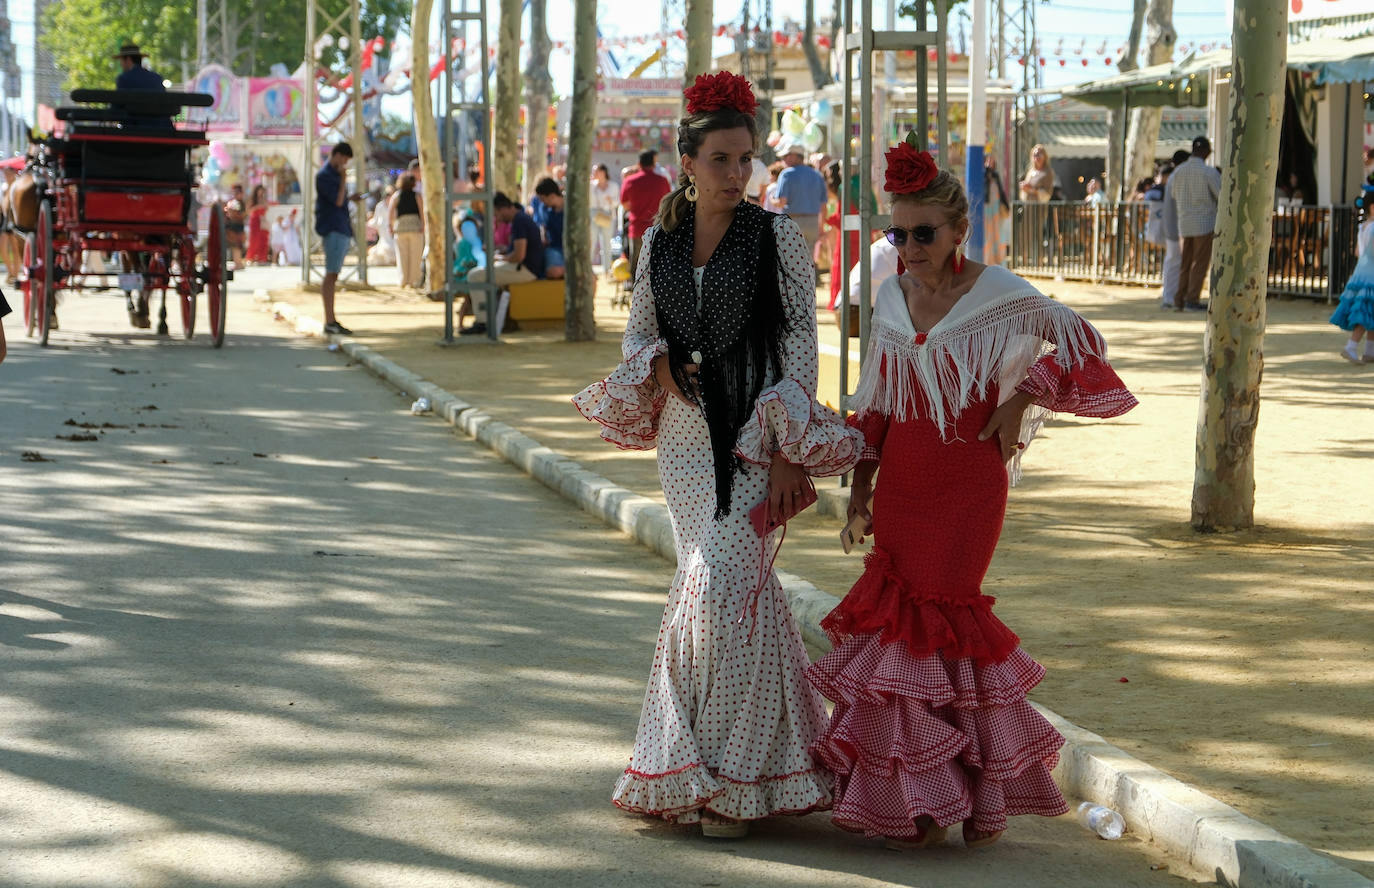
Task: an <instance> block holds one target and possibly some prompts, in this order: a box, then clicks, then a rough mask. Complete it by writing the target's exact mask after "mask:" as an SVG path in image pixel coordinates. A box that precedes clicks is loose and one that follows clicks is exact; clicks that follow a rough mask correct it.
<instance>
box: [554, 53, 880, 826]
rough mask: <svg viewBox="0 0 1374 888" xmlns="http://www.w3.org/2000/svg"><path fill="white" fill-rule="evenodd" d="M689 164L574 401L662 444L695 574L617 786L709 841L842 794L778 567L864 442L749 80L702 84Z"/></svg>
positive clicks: (665, 476)
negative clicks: (756, 179) (821, 490)
mask: <svg viewBox="0 0 1374 888" xmlns="http://www.w3.org/2000/svg"><path fill="white" fill-rule="evenodd" d="M687 100H688V101H687V112H688V114H687V117H685V118H683V120H682V123H681V126H680V127H679V128H678V147H679V151H680V153H681V155H682V170H683V175H682V178H681V180H680V181H679V185H678V187H677V189H676V190H674V191H673V193H672V194H670V195H669V196H668V197H667V198H666V199H665V200H664V202H663V206H662V208H661V209H660V212H659V221H658V224H657V225H655V226H654V227H653V228H652V229H650V230H649V232H648V233H647V234H646V235H645V238H644V246H643V250H642V252H641V254H640V258H639V267H638V269H637V270H636V277H635V287H634V297H633V301H632V304H631V309H630V320H629V324H628V326H627V327H626V329H625V338H624V342H623V350H624V358H625V360H624V362H623V363H622V364H620V366H618V367H617V368H616V370H615V372H613V373H612V374H611V375H610V376H608V377H607V378H606V379H604V380H602V381H600V382H597V383H595V384H594V385H591V386H589V387H588V388H587V389H585V390H584V391H582V392H580V393H579V394H578V395H577V396H576V397H575V398H574V399H573V400H574V403H575V404H576V405H577V407H578V409H579V410H581V411H582V413H583V414H584V415H585V416H587V418H589V419H592V420H595V421H597V422H599V423H601V424H602V425H603V427H604V428H603V429H602V433H601V434H602V437H604V438H606V440H608V441H610V442H612V443H614V444H616V445H617V446H619V447H621V448H625V449H636V450H643V449H648V448H651V447H655V446H656V447H657V448H658V466H659V479H660V481H661V482H662V485H663V492H664V495H665V498H666V499H667V503H668V509H669V512H670V514H671V515H672V519H673V533H674V539H675V542H676V549H677V573H676V575H675V576H674V578H673V585H672V587H671V589H670V590H669V594H668V605H667V607H666V609H665V610H664V614H663V622H662V625H661V627H660V629H659V635H658V644H657V648H656V650H655V653H654V662H653V668H652V671H651V673H650V676H649V686H648V690H647V692H646V694H645V697H644V708H643V711H642V712H641V714H640V720H639V732H638V736H637V738H636V740H635V748H634V753H633V755H632V756H631V758H630V765H629V767H628V768H627V769H626V770H625V772H624V774H623V775H622V776H621V778H620V780H619V782H618V783H617V784H616V787H615V791H614V794H613V796H612V800H613V801H614V802H615V804H616V805H618V806H620V807H621V808H624V809H626V810H629V811H635V812H639V813H643V814H650V815H654V816H658V817H663V818H666V819H670V820H676V821H677V822H679V823H695V822H698V821H700V822H701V824H702V832H703V833H704V834H706V835H708V836H716V837H737V836H741V835H744V834H745V832H746V829H747V826H748V821H750V820H757V819H760V818H763V817H769V816H773V815H778V814H804V813H807V812H809V811H815V810H821V809H825V808H828V807H829V806H830V803H831V794H830V777H829V775H828V774H827V773H826V772H825V771H824V770H822V769H818V768H817V767H816V765H815V764H814V763H813V762H812V760H811V757H810V755H809V754H808V752H807V747H808V746H809V745H810V744H811V743H812V742H813V741H814V740H815V738H816V737H817V736H818V734H819V731H820V729H821V727H822V726H823V725H824V723H825V720H826V714H825V709H824V705H823V703H822V701H821V699H820V697H819V696H818V695H817V694H816V693H815V691H814V690H813V689H812V688H811V687H810V686H809V685H808V683H807V681H806V679H805V675H804V673H805V670H806V667H807V666H808V665H809V661H808V658H807V656H806V650H805V648H804V647H803V644H802V639H801V634H800V633H799V632H798V630H797V627H796V624H795V623H794V621H793V619H792V616H791V613H790V611H789V610H788V607H787V600H786V597H785V596H784V594H783V592H782V588H781V587H780V586H779V584H778V581H777V578H776V577H775V576H774V575H773V572H772V556H773V555H774V554H776V548H777V546H778V545H779V544H780V537H781V533H780V532H778V531H774V532H772V533H770V534H768V535H767V536H766V537H765V538H760V537H759V535H758V534H757V533H756V532H755V530H754V527H753V525H752V523H751V521H750V518H749V512H750V510H751V509H753V508H754V507H755V506H757V505H758V504H760V503H762V502H765V501H766V502H767V503H768V506H767V508H768V510H769V513H770V515H771V516H772V517H775V518H780V517H785V516H787V515H790V514H792V513H793V512H794V511H795V510H796V509H797V508H798V507H799V506H800V500H799V497H800V495H801V494H802V493H803V491H804V490H806V489H807V488H808V486H809V482H808V480H807V476H809V475H834V474H839V473H841V472H844V471H847V470H848V469H850V468H851V467H852V466H853V465H854V463H855V462H856V461H857V459H858V457H859V452H860V450H861V445H862V442H861V440H860V436H859V435H858V433H857V432H856V431H855V430H853V429H847V428H846V427H845V426H844V424H843V423H842V422H841V420H840V417H839V416H838V415H837V414H836V413H835V412H834V411H832V410H829V409H828V408H826V407H823V406H822V405H820V404H817V403H816V399H815V390H816V316H815V306H816V295H815V289H816V288H815V281H816V271H815V267H814V266H813V265H812V263H811V258H810V251H808V250H807V248H806V241H805V240H804V239H803V237H802V235H801V232H800V231H799V230H798V228H797V226H796V225H795V224H794V223H793V222H792V221H791V220H790V219H787V218H786V217H784V216H777V215H774V214H772V213H768V212H766V211H764V210H762V209H761V208H759V207H757V206H755V205H753V204H750V203H748V202H747V201H746V200H745V193H746V185H747V183H748V180H749V175H750V172H751V160H752V158H753V153H754V146H755V144H757V140H758V132H757V129H756V125H755V123H754V107H755V104H756V102H755V99H754V95H753V92H752V90H751V89H750V87H749V83H748V81H746V80H744V78H742V77H738V76H737V75H734V74H730V73H728V72H721V73H720V74H716V75H712V76H709V77H707V76H703V77H698V78H697V82H696V84H695V85H694V86H693V87H692V88H691V89H689V90H688V91H687Z"/></svg>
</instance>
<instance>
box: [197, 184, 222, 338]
mask: <svg viewBox="0 0 1374 888" xmlns="http://www.w3.org/2000/svg"><path fill="white" fill-rule="evenodd" d="M228 250H229V244H228V241H226V240H225V237H224V210H223V209H221V208H220V207H218V206H217V207H214V208H213V209H212V210H211V211H210V232H209V235H208V236H207V237H206V239H205V270H204V272H203V277H202V279H203V280H204V281H205V303H206V308H208V309H209V310H210V337H211V338H212V339H213V340H214V343H215V348H219V347H220V346H222V345H224V303H225V289H226V288H225V284H226V282H227V281H226V271H225V269H226V266H227V265H228V264H229V254H228Z"/></svg>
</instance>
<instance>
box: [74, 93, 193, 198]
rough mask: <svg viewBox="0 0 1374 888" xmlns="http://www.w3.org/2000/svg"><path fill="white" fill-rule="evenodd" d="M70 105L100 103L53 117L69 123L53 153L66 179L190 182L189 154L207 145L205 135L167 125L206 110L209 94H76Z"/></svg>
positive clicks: (191, 171) (191, 174)
mask: <svg viewBox="0 0 1374 888" xmlns="http://www.w3.org/2000/svg"><path fill="white" fill-rule="evenodd" d="M72 100H73V101H75V102H83V103H87V104H88V105H91V104H94V103H105V104H104V105H103V106H97V107H63V108H58V109H57V111H56V116H57V118H58V119H59V120H65V121H68V122H69V123H71V124H72V126H71V127H70V128H69V130H68V134H67V139H66V141H65V143H64V144H63V145H61V146H60V149H58V150H59V151H60V153H61V155H62V168H63V173H64V174H65V176H66V177H67V178H72V179H76V178H85V179H116V180H125V181H136V182H166V183H178V184H187V185H189V184H190V183H191V182H192V179H193V170H192V167H191V162H190V149H191V148H193V147H196V146H198V145H204V144H206V139H205V133H204V131H202V130H195V129H191V130H179V129H175V128H173V127H171V126H169V125H167V124H168V121H169V118H170V116H171V115H173V114H179V113H180V112H181V109H182V108H183V107H198V108H203V107H209V106H210V105H211V104H212V103H213V99H212V98H211V97H210V96H209V95H206V94H205V93H180V92H166V93H159V92H141V91H137V90H89V89H78V90H73V91H72Z"/></svg>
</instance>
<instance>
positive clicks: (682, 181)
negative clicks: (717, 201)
mask: <svg viewBox="0 0 1374 888" xmlns="http://www.w3.org/2000/svg"><path fill="white" fill-rule="evenodd" d="M739 127H745V128H746V129H748V130H749V137H750V139H752V140H753V144H754V145H758V143H759V125H758V122H757V121H756V120H754V115H752V114H745V113H744V112H743V111H736V110H735V109H733V108H721V109H720V110H718V111H706V112H704V113H701V114H691V115H688V116H687V117H684V118H682V120H681V121H680V122H679V123H678V127H677V153H678V156H679V157H681V156H686V157H696V156H697V152H698V151H700V150H701V143H702V142H704V141H706V136H707V135H708V134H709V133H713V132H715V131H716V130H727V129H737V128H739ZM689 184H691V182H690V180H688V178H687V173H686V172H685V171H681V172H679V173H678V176H677V186H676V187H675V188H674V189H673V190H672V191H671V192H669V194H668V196H667V197H665V198H663V203H661V204H659V205H658V224H659V225H660V226H661V227H662V228H663V230H664V231H672V230H673V229H674V228H677V226H678V223H679V222H681V221H682V217H683V216H685V215H686V214H687V207H688V205H689V204H690V201H688V200H687V186H688V185H689Z"/></svg>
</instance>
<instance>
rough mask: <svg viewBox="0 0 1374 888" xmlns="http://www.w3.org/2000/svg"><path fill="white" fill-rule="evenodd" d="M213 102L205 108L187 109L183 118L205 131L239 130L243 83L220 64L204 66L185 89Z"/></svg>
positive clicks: (241, 127)
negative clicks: (203, 126) (201, 125)
mask: <svg viewBox="0 0 1374 888" xmlns="http://www.w3.org/2000/svg"><path fill="white" fill-rule="evenodd" d="M187 89H188V90H189V91H190V92H198V93H206V94H208V95H209V96H210V97H211V98H213V99H214V103H213V104H211V105H210V107H209V108H188V109H187V117H188V118H189V119H191V120H193V121H195V122H197V123H204V124H205V129H206V131H207V132H212V133H223V132H242V131H243V83H242V82H241V81H240V80H239V78H237V77H235V76H234V73H233V72H232V71H230V70H229V69H228V68H226V67H224V66H223V65H206V66H205V67H204V68H201V69H200V73H198V74H196V76H195V79H194V80H192V81H191V83H190V84H189V85H188V86H187Z"/></svg>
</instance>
